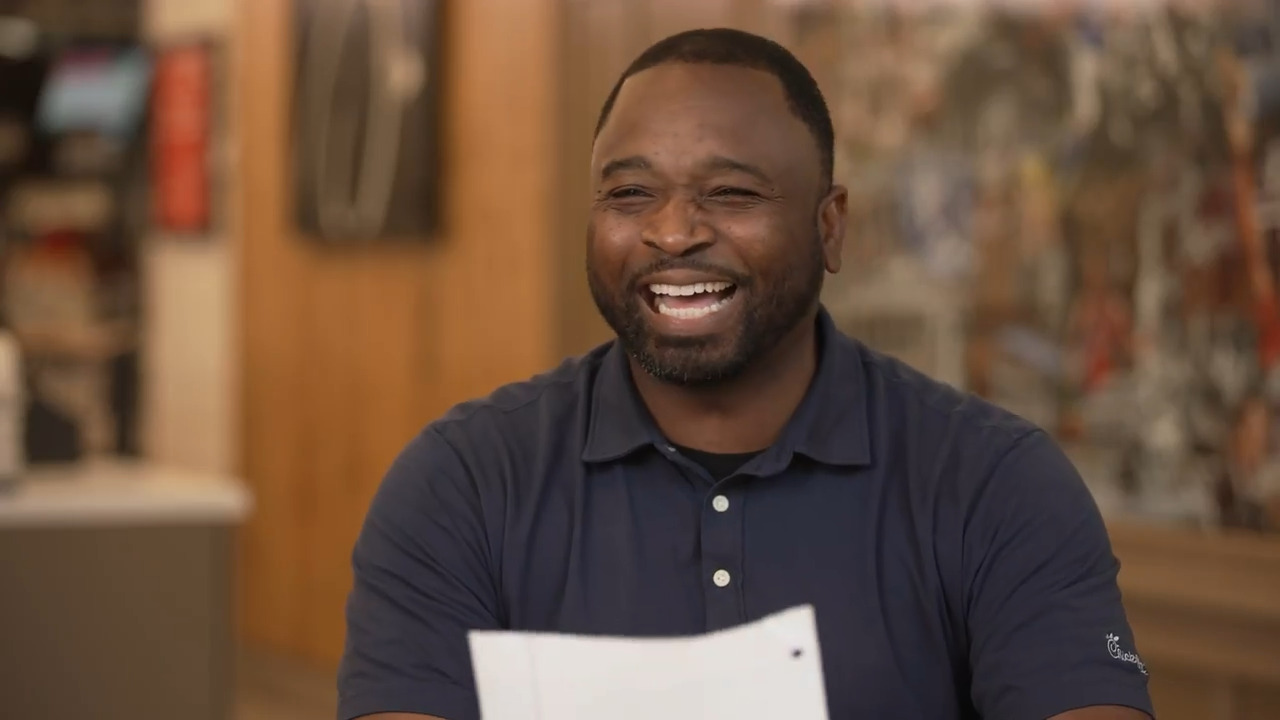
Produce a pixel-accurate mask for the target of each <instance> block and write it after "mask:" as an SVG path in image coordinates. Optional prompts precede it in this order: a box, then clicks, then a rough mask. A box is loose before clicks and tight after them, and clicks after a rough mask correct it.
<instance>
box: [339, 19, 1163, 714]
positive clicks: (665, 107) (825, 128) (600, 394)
mask: <svg viewBox="0 0 1280 720" xmlns="http://www.w3.org/2000/svg"><path fill="white" fill-rule="evenodd" d="M832 144H833V140H832V126H831V120H830V118H829V116H828V113H827V109H826V105H825V102H824V101H823V98H822V95H821V93H820V92H819V90H818V88H817V86H816V84H815V83H814V81H813V79H812V77H810V75H809V73H808V72H807V71H806V70H805V68H804V67H803V66H802V65H801V64H800V63H799V62H798V61H797V60H796V59H795V58H794V57H792V56H791V55H790V54H789V53H788V52H787V51H786V50H784V49H782V48H781V47H780V46H778V45H776V44H774V43H772V42H770V41H768V40H765V39H763V38H759V37H756V36H753V35H748V34H745V33H741V32H736V31H730V30H699V31H693V32H689V33H683V34H680V35H677V36H674V37H671V38H668V39H667V40H664V41H662V42H660V43H658V44H657V45H655V46H654V47H652V48H650V49H649V50H648V51H646V52H645V53H644V54H643V55H641V56H640V58H638V59H637V60H636V61H635V63H634V64H632V66H631V67H630V68H629V69H628V70H627V71H626V73H624V75H623V78H622V80H620V81H619V84H618V86H617V87H616V88H615V91H614V93H613V95H612V96H611V97H610V98H609V100H608V101H607V102H606V103H605V107H604V109H603V112H602V113H601V117H600V123H599V126H598V128H597V132H596V141H595V147H594V151H593V155H592V163H591V173H592V180H593V183H594V196H595V203H594V206H593V208H592V210H591V215H590V221H589V227H588V249H589V252H588V276H589V279H590V284H591V290H592V294H593V296H594V298H595V301H596V304H597V306H598V307H599V309H600V312H601V313H602V314H603V315H604V317H605V319H606V320H608V322H609V324H610V325H611V326H612V327H613V329H614V331H615V332H616V333H617V336H618V337H617V340H616V341H615V342H612V343H609V344H607V345H605V346H603V347H601V348H598V349H597V350H595V351H593V352H591V353H589V354H587V355H586V356H584V357H581V358H575V359H572V360H568V361H566V362H565V363H564V364H563V365H561V366H560V367H559V368H557V369H555V370H553V371H551V372H550V373H548V374H546V375H542V376H540V377H537V378H534V379H533V380H530V381H528V382H523V383H517V384H514V385H509V386H507V387H504V388H502V389H500V390H498V391H497V392H495V393H494V394H493V395H492V396H490V397H488V398H486V399H483V400H478V401H474V402H470V403H466V404H464V405H461V406H459V407H457V408H455V409H453V410H452V411H451V412H449V413H448V414H447V415H446V416H445V417H444V418H442V419H440V420H438V421H436V422H434V423H432V424H431V425H430V426H429V427H428V428H427V429H426V430H425V431H424V432H423V433H422V434H421V435H420V436H418V437H417V438H416V439H415V440H414V441H413V442H412V443H411V444H410V445H409V447H408V448H407V449H406V450H405V451H404V453H403V454H402V455H401V456H400V458H399V459H398V460H397V461H396V462H395V464H394V466H393V467H392V468H391V470H390V472H389V473H388V474H387V476H386V478H385V480H384V482H383V485H382V487H381V489H380V490H379V492H378V494H377V497H376V499H375V500H374V502H373V506H372V508H371V509H370V511H369V516H368V519H367V521H366V523H365V527H364V530H363V531H362V533H361V535H360V539H359V541H358V543H357V545H356V548H355V552H354V557H353V564H354V570H355V589H354V590H353V592H352V594H351V598H350V603H349V607H348V614H347V620H348V641H347V650H346V656H345V658H344V659H343V664H342V669H341V671H340V679H339V686H340V689H341V703H340V705H341V707H340V715H341V717H342V718H356V717H363V716H372V717H377V718H384V719H387V718H400V719H404V718H417V717H420V716H422V715H425V716H427V717H438V718H446V719H447V720H474V718H476V717H477V714H478V711H477V703H476V696H475V690H474V680H473V678H472V675H471V669H470V658H469V655H468V649H467V631H468V630H471V629H476V628H484V629H495V628H513V629H521V630H541V631H561V632H571V633H594V634H609V635H630V636H670V635H685V634H694V633H703V632H706V631H711V630H716V629H721V628H726V627H731V626H734V625H738V624H740V623H743V622H747V621H750V620H753V619H756V618H759V617H761V616H764V615H767V614H770V613H773V612H775V611H778V610H782V609H784V608H788V607H792V606H795V605H799V604H804V603H811V604H813V606H814V607H815V609H816V612H817V619H818V629H819V634H820V639H821V643H822V650H823V664H824V674H825V678H826V682H827V693H828V702H829V704H830V711H831V717H832V718H833V719H835V720H845V719H849V720H854V719H861V718H865V719H867V720H891V719H894V718H903V719H906V718H912V719H919V718H927V719H928V720H946V719H947V718H976V717H981V718H986V719H987V720H1043V719H1044V718H1049V717H1054V718H1059V719H1060V720H1139V719H1141V718H1146V717H1147V714H1148V713H1149V712H1150V704H1149V700H1148V697H1147V691H1146V677H1145V674H1146V671H1145V669H1144V668H1143V666H1142V664H1141V661H1140V660H1138V656H1137V654H1136V651H1135V649H1134V645H1133V638H1132V636H1131V633H1130V631H1129V627H1128V623H1127V621H1126V619H1125V614H1124V610H1123V608H1122V607H1121V602H1120V593H1119V591H1118V590H1117V587H1116V571H1117V565H1116V561H1115V559H1114V557H1113V556H1112V553H1111V548H1110V545H1109V541H1108V539H1107V535H1106V531H1105V529H1104V527H1103V524H1102V521H1101V519H1100V517H1099V514H1098V511H1097V509H1096V507H1095V505H1094V503H1093V501H1092V499H1091V497H1090V495H1089V493H1088V491H1087V490H1086V489H1085V487H1084V485H1083V483H1082V482H1081V481H1080V478H1079V477H1078V476H1077V474H1076V472H1075V471H1074V470H1073V469H1072V467H1071V465H1070V464H1069V463H1068V461H1067V460H1066V459H1065V457H1064V456H1063V454H1062V453H1061V452H1060V451H1059V450H1058V449H1057V447H1056V446H1055V445H1054V443H1053V442H1052V441H1051V440H1050V439H1049V438H1048V437H1046V436H1045V435H1044V433H1042V432H1041V431H1039V430H1037V429H1036V428H1035V427H1033V426H1031V425H1030V424H1028V423H1026V422H1024V421H1023V420H1020V419H1018V418H1016V417H1014V416H1012V415H1010V414H1009V413H1006V412H1004V411H1001V410H999V409H997V408H995V407H993V406H991V405H989V404H986V403H983V402H982V401H980V400H977V399H975V398H973V397H969V396H966V395H964V394H962V393H959V392H957V391H955V390H953V389H951V388H949V387H946V386H944V385H941V384H939V383H936V382H933V381H931V380H929V379H927V378H925V377H923V376H922V375H920V374H919V373H917V372H914V371H913V370H911V369H910V368H907V367H905V366H904V365H902V364H901V363H898V362H896V361H894V360H892V359H890V358H887V357H884V356H882V355H879V354H876V353H874V352H872V351H870V350H868V349H867V348H865V347H863V346H861V345H859V344H857V343H856V342H855V341H853V340H850V339H849V338H846V337H845V336H843V335H841V334H840V333H839V332H838V331H837V330H836V329H835V327H834V326H833V324H832V321H831V319H830V318H829V317H828V316H827V315H826V313H825V312H824V311H823V310H822V309H821V307H820V305H819V300H818V298H819V291H820V289H821V286H822V281H823V276H824V273H825V272H836V271H837V270H839V268H840V257H841V245H842V243H843V241H844V233H845V206H846V201H847V193H846V190H845V189H844V188H842V187H839V186H836V185H833V184H832V181H831V164H832ZM378 713H381V714H378Z"/></svg>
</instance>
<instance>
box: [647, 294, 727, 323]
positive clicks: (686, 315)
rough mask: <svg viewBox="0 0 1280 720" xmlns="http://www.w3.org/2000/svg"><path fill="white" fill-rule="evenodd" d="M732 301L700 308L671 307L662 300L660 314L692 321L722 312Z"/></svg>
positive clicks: (658, 303)
mask: <svg viewBox="0 0 1280 720" xmlns="http://www.w3.org/2000/svg"><path fill="white" fill-rule="evenodd" d="M730 299H731V298H724V299H723V300H717V301H715V302H713V303H711V304H710V305H707V306H706V307H698V308H678V307H671V306H670V305H667V304H666V303H664V302H662V300H658V302H657V306H658V313H660V314H662V315H669V316H670V317H674V318H681V319H684V320H692V319H695V318H700V317H706V316H708V315H710V314H711V313H713V312H719V311H720V310H722V309H724V306H725V305H728V304H729V301H730Z"/></svg>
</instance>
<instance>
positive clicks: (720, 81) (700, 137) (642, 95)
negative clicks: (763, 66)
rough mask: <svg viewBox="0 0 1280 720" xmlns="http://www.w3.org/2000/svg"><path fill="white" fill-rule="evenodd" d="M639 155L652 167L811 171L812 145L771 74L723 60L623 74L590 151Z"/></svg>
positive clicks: (599, 158) (600, 156)
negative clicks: (716, 159) (729, 163)
mask: <svg viewBox="0 0 1280 720" xmlns="http://www.w3.org/2000/svg"><path fill="white" fill-rule="evenodd" d="M630 156H643V157H645V158H647V159H649V160H650V161H651V162H653V163H654V164H655V165H656V166H662V165H664V164H676V163H680V162H688V163H696V162H697V161H698V159H699V158H704V157H709V156H723V157H729V158H731V159H734V160H740V161H744V162H750V163H752V164H755V165H759V166H761V167H765V168H767V169H770V170H773V171H775V172H782V171H783V170H784V169H788V168H790V169H799V170H802V171H806V172H808V171H812V172H816V168H817V167H818V166H819V157H818V151H817V145H816V143H815V142H814V140H813V137H812V135H811V134H810V132H809V129H808V127H807V126H806V125H805V124H804V123H803V122H802V121H801V120H800V119H799V118H798V117H796V115H795V114H794V113H793V112H792V111H791V108H790V107H789V105H788V103H787V96H786V93H785V91H784V90H783V87H782V83H781V82H780V81H779V80H778V79H777V78H776V77H774V76H773V75H771V74H770V73H767V72H764V71H762V70H754V69H751V68H743V67H735V66H728V65H710V64H685V63H679V64H676V63H672V64H666V65H659V66H658V67H655V68H650V69H648V70H644V71H641V72H639V73H636V74H635V75H633V76H631V77H630V78H627V80H626V82H624V83H623V85H622V88H621V90H620V91H619V92H618V97H617V99H616V100H615V102H614V106H613V109H612V111H611V112H610V114H609V119H608V121H607V122H606V123H605V126H604V127H603V128H602V129H601V131H600V136H599V137H598V138H597V139H596V143H595V147H594V150H593V152H592V156H591V159H592V168H593V170H594V171H596V172H597V174H598V171H599V169H600V167H601V166H602V165H603V164H604V163H607V162H609V161H610V160H611V159H616V158H619V157H630Z"/></svg>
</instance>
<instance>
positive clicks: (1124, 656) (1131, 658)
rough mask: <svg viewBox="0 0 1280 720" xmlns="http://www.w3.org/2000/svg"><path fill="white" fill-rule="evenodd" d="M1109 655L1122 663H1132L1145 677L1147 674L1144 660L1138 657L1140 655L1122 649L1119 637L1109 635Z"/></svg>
mask: <svg viewBox="0 0 1280 720" xmlns="http://www.w3.org/2000/svg"><path fill="white" fill-rule="evenodd" d="M1107 654H1108V655H1110V656H1111V657H1113V658H1115V659H1117V660H1119V661H1120V662H1127V663H1131V664H1132V665H1134V666H1136V667H1137V668H1138V669H1139V670H1141V671H1142V674H1143V675H1146V674H1147V666H1146V665H1143V664H1142V658H1140V657H1138V653H1133V652H1129V651H1127V650H1124V649H1122V648H1121V647H1120V636H1119V635H1116V634H1114V633H1108V634H1107Z"/></svg>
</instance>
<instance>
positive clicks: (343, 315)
mask: <svg viewBox="0 0 1280 720" xmlns="http://www.w3.org/2000/svg"><path fill="white" fill-rule="evenodd" d="M236 21H237V29H238V43H239V45H240V50H241V52H240V58H239V62H238V63H237V67H238V76H237V83H236V87H237V89H238V97H237V102H236V103H235V105H236V107H237V112H238V117H237V119H238V126H239V130H240V132H239V139H238V155H239V158H238V159H239V169H240V175H241V177H242V178H243V182H242V183H241V186H240V191H241V198H240V201H241V211H242V214H243V217H242V220H241V226H242V232H241V237H240V248H239V251H240V253H239V254H240V272H239V278H240V297H241V299H242V305H241V322H242V327H243V338H242V348H243V364H244V367H243V391H244V398H243V408H244V411H243V433H244V435H243V458H242V465H243V473H244V475H245V477H246V478H247V480H248V482H249V483H250V484H251V485H252V488H253V490H254V492H255V494H256V499H257V511H256V513H255V515H254V517H253V519H252V521H251V522H250V524H249V526H248V527H247V529H246V531H245V533H244V542H243V563H242V567H243V583H242V586H243V593H242V595H243V597H242V600H243V602H242V608H241V609H242V619H243V630H244V634H245V636H246V639H247V640H248V641H249V642H250V643H252V644H254V645H257V646H261V647H265V648H269V649H274V650H277V651H281V652H284V653H288V654H292V655H295V656H300V657H303V658H308V659H312V660H314V661H316V662H320V663H325V664H328V663H332V662H333V661H334V660H336V658H337V657H338V656H339V654H340V651H341V646H342V641H343V622H342V608H343V604H344V601H345V597H346V594H347V592H348V589H349V587H350V571H349V565H348V558H349V556H350V551H351V546H352V543H353V541H354V538H355V536H356V533H357V531H358V528H359V525H360V522H361V520H362V518H363V514H364V511H365V509H366V507H367V505H368V501H369V499H370V497H371V496H372V493H373V491H374V490H375V488H376V487H377V484H378V482H379V480H380V479H381V476H382V474H383V472H384V471H385V469H386V467H387V466H388V464H389V463H390V462H391V460H392V459H393V457H394V456H395V454H396V453H397V452H398V451H399V450H400V448H401V447H403V446H404V444H405V442H406V441H408V440H409V439H410V438H411V437H412V435H413V434H415V433H416V432H417V431H418V430H419V429H420V428H421V427H422V426H423V425H424V424H425V423H426V422H428V421H429V420H431V419H432V418H434V417H436V416H438V415H439V414H440V413H441V412H443V411H444V410H445V409H447V408H448V407H449V406H451V405H453V404H454V403H456V402H459V401H461V400H464V399H467V398H470V397H473V396H479V395H483V394H486V393H487V392H489V391H490V390H492V389H493V388H494V387H495V386H497V385H499V384H501V383H503V382H507V381H511V380H516V379H520V378H523V377H527V376H529V375H530V374H533V373H535V372H538V371H540V370H542V369H545V368H546V367H547V366H549V365H550V364H551V363H552V362H553V360H554V359H555V356H556V350H555V345H556V323H555V322H554V320H553V307H554V305H555V297H556V295H555V286H556V280H555V278H556V273H557V270H556V258H557V253H558V250H557V247H556V244H555V243H554V242H553V240H554V233H553V232H552V226H551V218H552V217H553V215H554V214H555V205H554V199H553V195H552V193H553V190H554V181H555V178H556V171H557V168H558V164H557V157H556V143H555V142H554V140H555V138H556V132H557V127H556V125H555V120H556V116H557V114H558V107H557V104H556V97H557V95H556V93H557V92H558V90H557V79H558V78H557V76H556V70H557V63H556V52H557V49H556V48H557V46H558V42H559V36H558V30H559V16H558V4H557V3H556V2H555V0H537V1H535V0H529V1H528V2H509V1H508V0H467V1H466V2H457V3H447V6H446V19H445V36H446V38H447V39H446V51H445V60H444V62H443V63H442V65H443V66H442V67H441V68H437V69H436V71H437V73H442V74H443V81H444V83H445V85H444V102H443V112H444V148H445V157H444V158H443V164H444V171H443V172H444V173H445V178H444V183H443V184H444V186H445V188H446V196H445V200H444V203H443V205H444V208H443V231H442V234H441V237H438V238H435V239H434V242H432V243H413V242H408V243H403V244H399V245H396V246H387V247H376V248H366V249H359V250H333V249H325V248H320V247H316V246H313V245H311V244H309V243H307V242H305V241H304V239H303V238H300V237H299V236H298V232H297V230H296V229H295V228H294V227H293V225H292V217H293V213H292V208H291V207H290V197H289V192H288V188H289V180H290V178H289V177H288V172H289V171H288V162H287V160H288V156H287V153H288V151H289V150H288V148H289V136H288V133H289V131H288V128H289V125H288V117H289V98H290V95H291V88H290V83H289V78H290V77H291V68H290V62H291V60H290V58H291V55H292V51H291V46H290V13H289V6H288V3H287V0H240V2H238V16H237V19H236Z"/></svg>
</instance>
